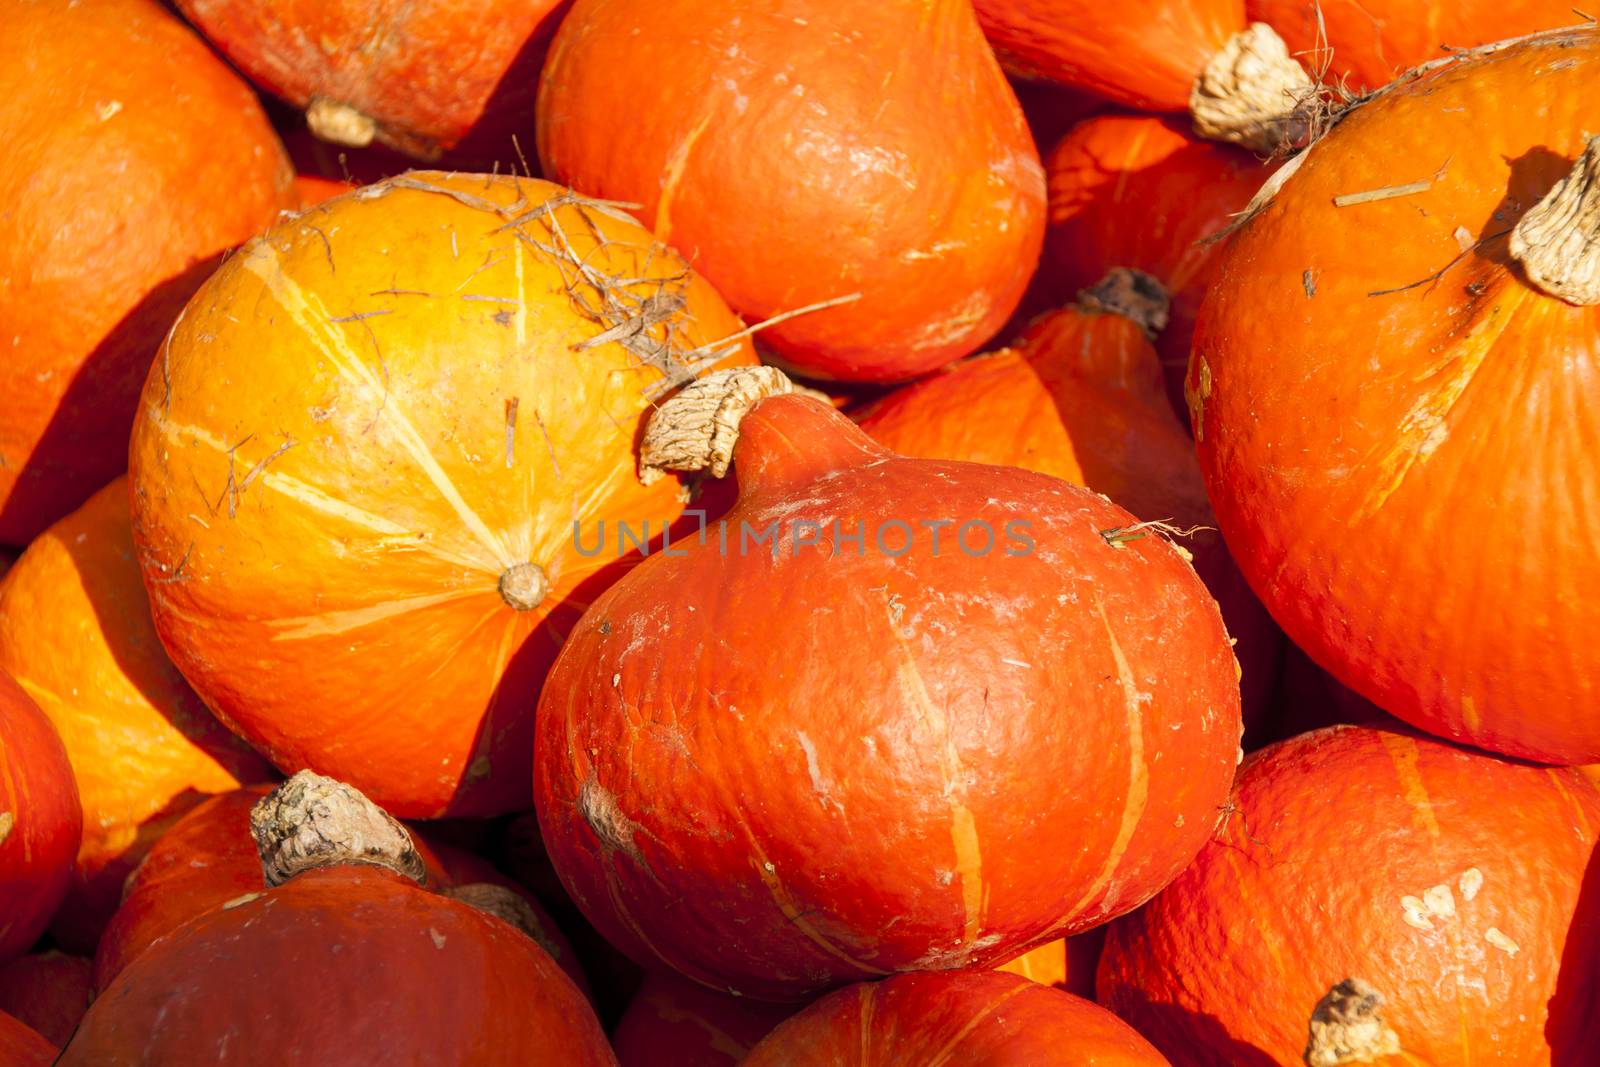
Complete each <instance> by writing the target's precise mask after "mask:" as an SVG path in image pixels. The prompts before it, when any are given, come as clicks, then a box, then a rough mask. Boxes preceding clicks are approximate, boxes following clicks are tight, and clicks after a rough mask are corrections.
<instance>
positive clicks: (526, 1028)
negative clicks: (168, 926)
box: [60, 772, 616, 1067]
mask: <svg viewBox="0 0 1600 1067" xmlns="http://www.w3.org/2000/svg"><path fill="white" fill-rule="evenodd" d="M249 821H250V828H251V832H252V835H253V836H254V838H255V844H256V847H257V848H258V849H259V855H260V868H259V871H260V873H261V874H263V875H264V877H265V882H264V884H262V885H261V888H260V889H259V890H258V891H257V892H254V893H250V894H247V895H245V896H243V897H241V898H238V899H235V900H231V901H229V902H227V903H225V904H222V905H220V906H218V907H214V908H211V909H209V910H207V911H205V912H203V913H202V914H200V915H198V916H196V917H195V918H192V919H190V920H189V921H188V922H187V923H185V924H183V925H182V926H180V927H179V928H177V929H176V930H174V931H173V932H172V933H170V934H169V935H167V936H166V937H163V938H161V939H159V940H158V941H156V942H155V943H154V944H152V945H151V946H150V947H149V948H147V949H146V950H145V951H144V952H143V953H142V954H141V955H140V956H139V957H138V958H136V959H134V960H132V961H131V962H130V963H129V964H128V966H127V967H126V969H124V970H123V971H122V972H121V973H120V974H119V975H117V977H116V978H115V979H114V980H113V981H112V982H111V984H110V985H109V986H108V987H107V988H106V989H105V991H104V992H102V993H101V994H100V996H99V997H97V998H96V999H95V1002H94V1004H93V1005H92V1006H91V1007H90V1008H89V1013H88V1014H87V1015H86V1016H84V1019H83V1024H82V1025H81V1026H80V1027H79V1028H78V1032H77V1034H76V1035H74V1037H73V1039H72V1041H71V1042H70V1043H69V1044H68V1045H67V1048H66V1051H65V1052H64V1054H63V1056H62V1058H61V1060H60V1063H61V1064H63V1065H72V1064H95V1065H111V1064H130V1063H168V1062H185V1061H186V1060H187V1059H190V1058H192V1056H193V1050H194V1049H196V1048H206V1049H216V1050H218V1051H217V1052H216V1054H215V1056H214V1058H212V1059H210V1062H218V1063H229V1064H268V1063H361V1062H369V1061H371V1059H372V1058H373V1056H374V1055H375V1052H374V1050H382V1058H383V1059H384V1060H385V1061H388V1062H397V1063H428V1064H439V1065H441V1067H448V1065H452V1064H460V1065H463V1067H465V1065H467V1064H472V1065H483V1067H495V1065H500V1064H505V1065H510V1064H527V1063H541V1064H550V1065H552V1067H565V1065H568V1064H583V1065H590V1064H593V1065H605V1064H615V1063H616V1060H615V1058H614V1057H613V1056H612V1055H611V1050H610V1047H609V1046H608V1045H607V1044H606V1040H605V1036H604V1034H603V1033H602V1032H601V1030H600V1024H599V1022H598V1021H596V1019H595V1017H594V1013H593V1012H592V1011H591V1010H590V1009H589V1006H588V1004H587V1003H586V1002H585V1001H584V999H583V995H582V994H581V993H580V992H579V991H578V989H577V987H576V986H574V985H573V984H572V981H571V980H570V979H569V978H568V977H567V976H566V975H565V974H563V973H562V972H561V970H560V968H558V967H557V966H556V965H555V964H554V963H553V962H552V961H551V960H550V957H549V956H547V955H546V954H545V953H544V951H543V950H542V949H540V948H539V947H538V946H537V945H536V944H535V943H534V942H533V940H532V939H531V938H529V937H528V936H526V935H525V934H524V933H522V932H521V931H519V930H517V929H516V928H515V927H513V926H512V925H510V924H508V923H506V922H504V921H502V920H501V919H499V918H495V917H493V916H492V915H490V914H488V913H486V912H485V911H483V910H480V909H479V908H477V907H474V906H472V905H470V904H468V903H465V902H463V901H458V900H454V899H451V897H450V896H449V895H447V894H445V893H436V892H431V891H430V890H428V889H426V888H424V887H423V885H422V883H423V882H424V881H426V880H427V879H428V874H427V871H426V866H425V864H424V862H423V860H422V858H421V857H420V856H419V855H418V854H417V852H416V850H415V848H414V846H413V844H412V842H411V839H410V835H409V834H408V833H407V832H406V830H405V829H404V827H402V826H401V825H400V824H399V823H397V822H395V821H394V820H393V819H391V818H390V817H389V816H388V815H386V814H385V813H384V812H383V811H382V810H381V809H379V808H377V807H376V806H375V805H373V804H372V803H371V802H370V801H369V800H368V799H367V798H365V797H363V796H362V795H361V794H360V793H359V792H358V791H356V790H354V789H351V788H350V787H349V786H346V785H343V784H342V783H339V782H335V781H332V780H331V779H327V778H322V777H319V776H317V775H314V774H311V773H309V772H302V773H300V774H297V775H295V776H294V777H293V778H291V779H290V780H289V781H288V782H286V783H285V784H284V785H283V786H281V787H279V788H278V789H276V790H274V791H273V793H271V794H270V795H268V796H266V797H263V798H261V799H260V800H259V801H258V802H257V803H256V805H255V807H254V808H253V809H252V810H251V812H250V817H249ZM307 989H315V990H316V991H317V995H316V996H315V997H307V996H306V990H307ZM286 1022H288V1023H292V1025H285V1024H286ZM207 1055H208V1057H211V1056H212V1053H209V1052H208V1053H207Z"/></svg>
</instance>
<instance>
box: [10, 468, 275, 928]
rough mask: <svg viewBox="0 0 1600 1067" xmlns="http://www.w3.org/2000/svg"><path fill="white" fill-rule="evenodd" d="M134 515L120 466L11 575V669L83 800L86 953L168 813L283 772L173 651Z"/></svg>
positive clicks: (78, 913)
mask: <svg viewBox="0 0 1600 1067" xmlns="http://www.w3.org/2000/svg"><path fill="white" fill-rule="evenodd" d="M131 525H132V524H131V519H130V518H129V511H128V481H127V479H126V478H118V479H116V480H115V481H113V482H112V483H111V484H110V485H108V486H106V487H105V488H104V489H101V490H100V491H99V492H98V493H96V494H95V495H94V496H92V497H90V498H89V500H88V502H87V503H85V504H84V505H83V506H82V507H81V508H79V509H78V510H77V511H75V512H73V513H72V514H71V515H68V516H66V517H65V518H63V519H61V520H60V521H59V522H57V523H56V524H55V525H53V526H51V527H50V529H48V530H46V531H45V532H44V533H43V534H41V535H39V537H38V538H36V539H35V540H34V542H33V543H32V544H31V545H29V546H28V549H27V551H25V552H24V553H23V554H22V558H21V559H19V560H18V561H17V565H16V566H15V567H13V568H12V569H11V571H10V573H9V574H7V575H6V577H5V580H4V581H3V582H0V669H4V670H6V671H9V672H10V673H11V675H12V676H13V677H14V678H15V679H16V680H17V682H18V683H19V684H21V686H22V687H23V688H24V689H25V690H27V691H28V694H29V695H30V696H31V697H33V699H34V701H35V702H36V703H37V704H38V705H39V707H40V708H42V709H43V710H44V712H45V714H46V715H48V716H50V720H51V721H52V722H53V723H54V724H55V727H56V730H57V732H58V733H60V735H61V740H62V742H63V743H64V744H65V745H66V748H67V756H68V758H69V759H70V760H71V761H72V769H73V773H74V776H75V777H76V778H77V781H78V794H79V797H80V798H81V800H82V803H83V813H84V833H83V842H82V844H81V846H80V847H79V849H78V859H77V862H76V864H75V865H74V869H73V880H72V887H71V889H70V891H69V893H68V898H67V901H66V903H65V905H64V906H63V913H62V915H60V916H58V917H57V920H56V922H54V923H53V924H52V930H53V931H55V932H56V933H57V934H58V935H59V936H61V937H62V938H63V939H64V940H65V941H66V943H68V944H69V945H70V946H71V947H72V948H73V949H75V950H76V951H80V952H84V953H89V952H93V951H94V945H95V942H96V941H97V940H98V939H99V933H100V929H101V928H102V927H103V926H104V924H105V922H106V921H107V920H108V919H110V917H111V913H112V912H113V911H115V910H116V907H117V902H118V900H119V899H120V895H121V892H122V882H123V879H124V878H126V877H127V874H128V871H129V870H131V869H132V868H133V865H134V864H135V863H137V862H138V855H139V852H140V849H141V848H142V847H143V845H145V844H148V842H149V841H150V840H152V839H153V838H154V837H155V836H156V835H157V834H159V833H160V831H161V829H164V826H163V825H162V824H163V822H164V821H166V822H170V821H171V819H173V818H175V817H176V816H177V815H180V814H182V811H183V810H184V809H185V808H186V807H187V806H189V805H190V804H192V803H193V802H194V801H195V800H197V799H198V798H199V797H201V796H205V795H209V794H212V793H220V792H223V791H225V790H229V789H233V788H235V787H237V786H238V785H239V783H240V782H249V781H263V780H265V779H267V778H269V777H271V776H272V768H271V766H270V765H268V764H267V762H266V761H265V760H263V759H262V758H261V757H260V756H258V755H256V753H255V752H253V751H251V749H250V748H249V746H248V745H246V744H245V743H244V742H243V741H241V740H239V739H238V738H237V737H235V736H234V735H233V734H232V733H230V732H229V731H228V729H227V727H225V726H223V725H222V724H221V723H219V722H217V720H216V719H215V718H214V717H213V716H212V715H211V712H210V711H209V710H207V708H206V706H205V704H203V703H202V702H201V701H200V698H199V697H198V696H196V695H195V693H194V690H192V689H190V688H189V686H188V684H187V683H186V682H185V681H184V680H183V676H182V675H181V674H179V673H178V669H177V668H176V667H174V666H173V665H172V662H171V660H169V659H168V658H167V654H166V652H165V651H164V650H163V649H162V647H161V641H160V639H159V638H157V636H156V629H155V625H154V624H153V623H152V622H151V619H150V606H149V598H148V596H147V595H146V594H145V587H144V583H143V581H142V580H141V579H140V575H139V564H138V561H137V560H136V558H135V556H134V548H133V534H132V530H131Z"/></svg>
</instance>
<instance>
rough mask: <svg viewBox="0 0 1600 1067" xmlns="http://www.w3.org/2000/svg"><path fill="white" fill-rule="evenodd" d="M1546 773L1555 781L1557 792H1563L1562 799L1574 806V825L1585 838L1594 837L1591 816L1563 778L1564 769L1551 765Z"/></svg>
mask: <svg viewBox="0 0 1600 1067" xmlns="http://www.w3.org/2000/svg"><path fill="white" fill-rule="evenodd" d="M1545 773H1546V774H1548V775H1549V776H1550V781H1551V782H1553V783H1555V787H1556V792H1558V793H1560V794H1561V799H1563V800H1565V801H1566V802H1567V804H1568V806H1569V807H1571V808H1572V816H1573V818H1574V819H1575V820H1576V822H1575V823H1574V825H1575V826H1576V827H1577V828H1578V830H1579V832H1580V833H1582V834H1583V836H1584V838H1585V840H1590V839H1593V837H1594V831H1593V830H1592V829H1591V828H1590V826H1589V816H1588V815H1587V814H1585V813H1584V810H1583V805H1582V804H1581V803H1579V801H1578V798H1577V797H1575V796H1573V795H1572V791H1571V790H1570V789H1568V788H1567V785H1566V783H1565V782H1563V781H1562V780H1561V779H1562V776H1563V774H1562V769H1560V768H1557V767H1549V768H1546V770H1545Z"/></svg>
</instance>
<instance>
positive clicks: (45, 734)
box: [0, 670, 83, 961]
mask: <svg viewBox="0 0 1600 1067" xmlns="http://www.w3.org/2000/svg"><path fill="white" fill-rule="evenodd" d="M82 830H83V814H82V810H81V809H80V808H79V806H78V787H77V784H76V783H75V782H74V781H73V778H72V767H71V765H70V764H69V763H68V762H67V752H66V749H65V748H64V747H63V746H62V744H61V738H60V736H59V735H58V734H57V733H56V730H55V727H54V726H52V725H50V720H49V719H48V718H46V717H45V715H44V713H43V712H42V711H40V710H39V706H38V705H37V704H35V703H34V702H33V701H32V700H31V699H29V697H28V694H27V693H26V692H24V691H23V689H22V687H21V686H19V685H17V683H16V682H14V681H12V680H11V676H10V675H8V674H7V673H6V672H5V671H3V670H0V961H4V960H8V959H10V958H11V957H13V956H17V955H20V954H21V953H23V952H26V951H27V950H28V949H29V948H30V947H31V946H32V945H33V943H34V941H36V940H37V939H38V937H39V934H40V932H41V931H43V930H44V927H45V924H46V923H47V922H49V921H50V915H51V913H52V912H54V911H55V909H56V905H57V904H59V903H60V902H61V898H62V896H63V895H64V894H65V893H66V891H67V884H68V881H69V879H70V878H71V875H72V856H73V853H74V852H76V851H77V849H78V838H79V835H80V834H81V833H82Z"/></svg>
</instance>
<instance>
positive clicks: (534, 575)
mask: <svg viewBox="0 0 1600 1067" xmlns="http://www.w3.org/2000/svg"><path fill="white" fill-rule="evenodd" d="M549 593H550V578H549V576H548V575H546V574H545V572H544V568H543V567H541V566H539V565H538V564H537V563H530V562H526V561H524V562H522V563H513V564H512V565H511V566H509V567H507V568H506V569H505V573H503V574H501V575H500V596H501V597H502V598H504V600H505V602H506V603H507V604H510V605H511V606H512V607H514V608H516V609H517V610H518V611H532V610H533V609H534V608H536V607H538V606H539V605H540V604H542V603H544V598H545V597H546V596H548V595H549Z"/></svg>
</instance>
